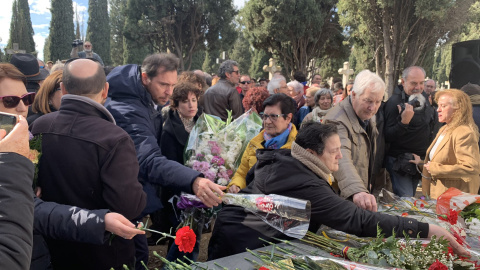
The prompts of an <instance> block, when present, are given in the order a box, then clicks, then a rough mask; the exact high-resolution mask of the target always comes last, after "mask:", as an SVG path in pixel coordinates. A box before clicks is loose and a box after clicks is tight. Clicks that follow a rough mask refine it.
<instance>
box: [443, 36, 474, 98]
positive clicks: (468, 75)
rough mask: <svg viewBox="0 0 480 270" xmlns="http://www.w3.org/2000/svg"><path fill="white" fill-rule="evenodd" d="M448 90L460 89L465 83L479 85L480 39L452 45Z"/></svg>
mask: <svg viewBox="0 0 480 270" xmlns="http://www.w3.org/2000/svg"><path fill="white" fill-rule="evenodd" d="M449 80H450V88H456V89H460V88H462V86H464V85H465V84H467V83H474V84H479V85H480V39H477V40H469V41H464V42H458V43H455V44H453V45H452V67H451V69H450V78H449Z"/></svg>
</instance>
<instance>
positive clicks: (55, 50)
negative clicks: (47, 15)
mask: <svg viewBox="0 0 480 270" xmlns="http://www.w3.org/2000/svg"><path fill="white" fill-rule="evenodd" d="M50 11H51V13H52V20H51V21H50V35H49V36H48V40H47V41H46V44H47V45H48V52H47V53H45V56H49V60H52V61H53V62H55V61H57V60H62V59H69V58H70V52H71V50H72V41H73V40H74V39H75V35H74V30H73V29H74V26H73V4H72V0H52V7H51V9H50ZM46 48H47V46H46ZM46 59H47V58H46Z"/></svg>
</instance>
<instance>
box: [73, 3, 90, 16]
mask: <svg viewBox="0 0 480 270" xmlns="http://www.w3.org/2000/svg"><path fill="white" fill-rule="evenodd" d="M75 8H77V12H78V13H80V14H81V13H82V11H87V6H82V4H79V3H78V2H76V1H73V11H74V12H75Z"/></svg>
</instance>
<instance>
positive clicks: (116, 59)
mask: <svg viewBox="0 0 480 270" xmlns="http://www.w3.org/2000/svg"><path fill="white" fill-rule="evenodd" d="M109 3H110V57H111V60H112V65H113V66H119V65H123V39H124V38H123V26H124V25H125V16H124V13H125V9H126V7H127V0H110V2H109Z"/></svg>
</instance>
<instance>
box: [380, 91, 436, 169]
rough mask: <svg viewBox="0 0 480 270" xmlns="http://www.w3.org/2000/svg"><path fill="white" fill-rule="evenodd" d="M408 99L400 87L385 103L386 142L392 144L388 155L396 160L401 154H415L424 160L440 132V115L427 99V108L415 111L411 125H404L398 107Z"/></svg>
mask: <svg viewBox="0 0 480 270" xmlns="http://www.w3.org/2000/svg"><path fill="white" fill-rule="evenodd" d="M408 98H409V96H408V95H407V94H405V91H404V90H403V86H401V85H399V86H397V87H396V88H395V91H394V92H393V95H392V96H391V97H390V98H389V99H388V100H387V103H385V141H386V142H387V143H389V144H390V147H389V150H388V152H387V153H386V155H387V156H391V157H395V158H396V157H397V156H398V155H400V154H404V153H414V154H417V155H419V156H420V157H422V159H423V158H424V157H425V152H426V151H427V148H428V146H429V145H430V143H431V142H432V140H433V138H435V135H436V131H438V125H439V123H438V115H437V113H436V111H435V108H433V107H432V105H430V103H429V102H428V99H427V100H426V102H425V107H424V108H423V109H422V110H420V111H415V114H414V115H413V118H412V120H411V121H410V123H408V124H407V125H404V124H403V123H402V122H401V121H402V118H401V115H400V113H399V112H398V107H397V105H399V104H401V103H405V102H407V101H408Z"/></svg>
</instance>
